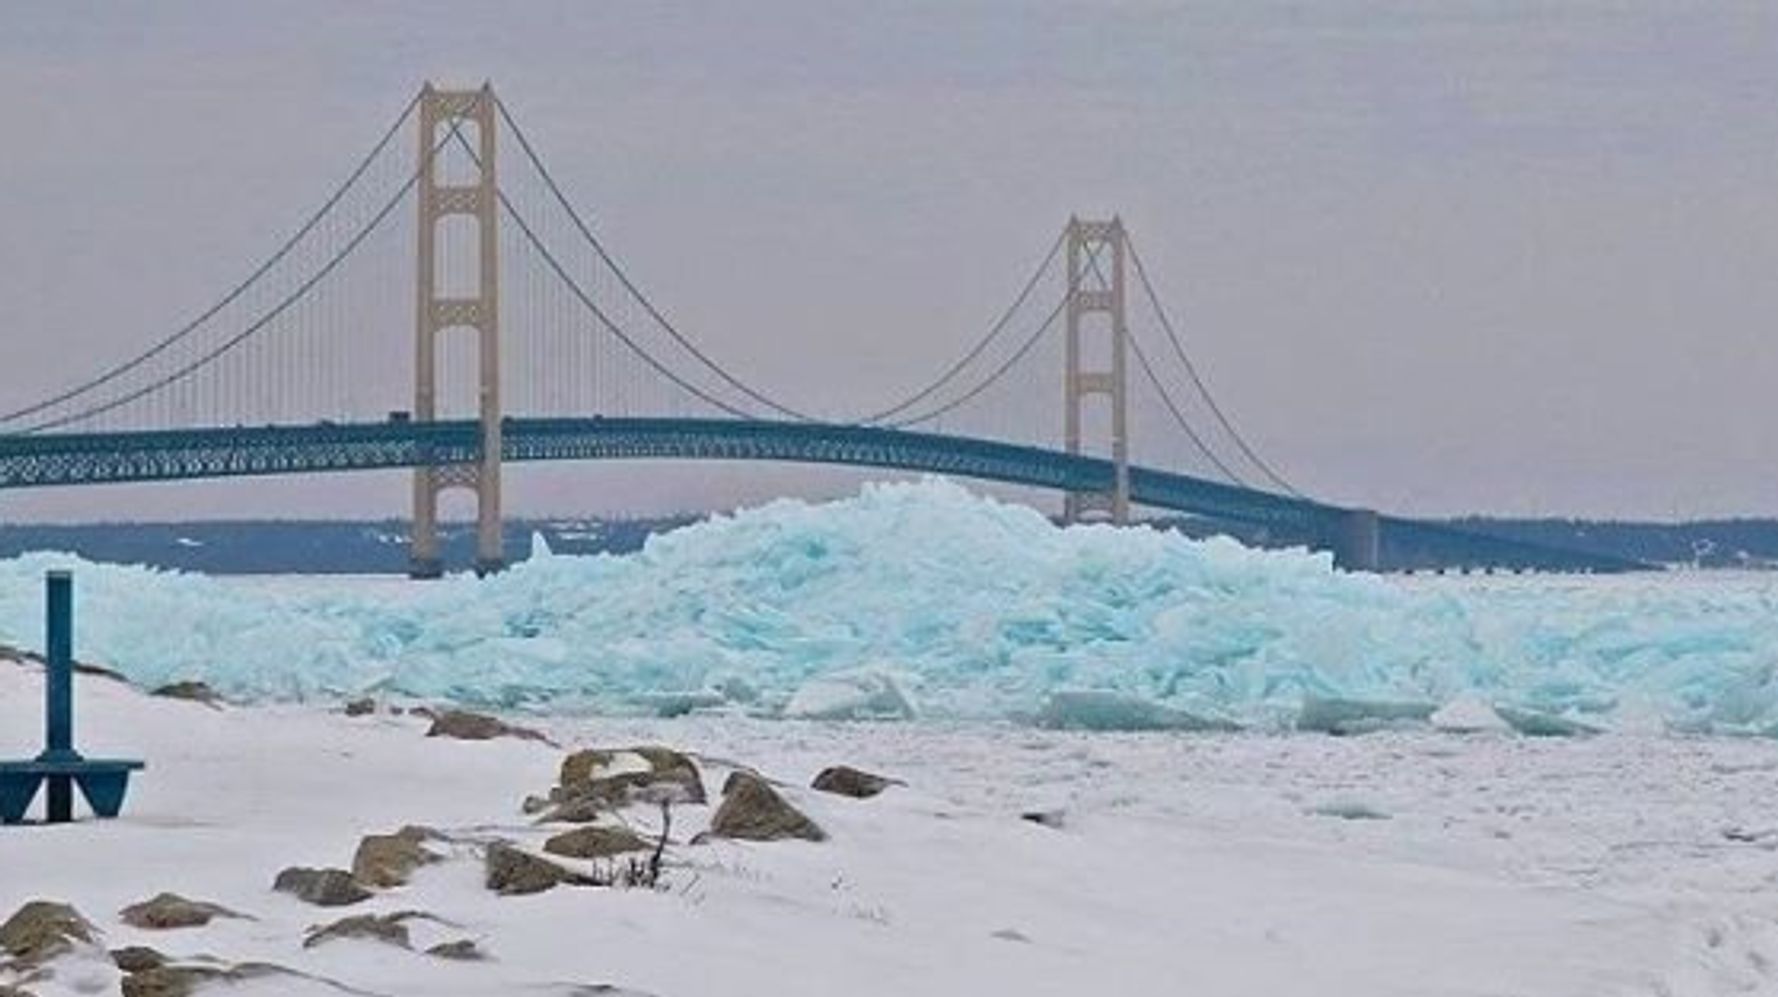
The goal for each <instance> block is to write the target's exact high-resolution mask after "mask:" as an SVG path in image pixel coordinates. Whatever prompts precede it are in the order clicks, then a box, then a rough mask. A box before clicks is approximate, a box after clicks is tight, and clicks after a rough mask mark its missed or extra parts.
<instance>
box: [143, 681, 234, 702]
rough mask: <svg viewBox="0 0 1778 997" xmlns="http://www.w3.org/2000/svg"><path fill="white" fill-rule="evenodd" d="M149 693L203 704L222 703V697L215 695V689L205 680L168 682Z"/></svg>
mask: <svg viewBox="0 0 1778 997" xmlns="http://www.w3.org/2000/svg"><path fill="white" fill-rule="evenodd" d="M149 695H151V696H160V697H162V698H164V699H183V700H186V701H188V702H193V703H203V704H204V705H205V706H220V705H222V697H221V696H219V695H217V693H216V690H215V689H212V688H210V685H209V683H207V682H170V683H168V684H166V685H163V686H161V687H160V688H158V689H155V690H154V691H153V692H151V693H149Z"/></svg>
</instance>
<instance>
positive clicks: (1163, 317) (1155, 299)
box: [1125, 237, 1304, 498]
mask: <svg viewBox="0 0 1778 997" xmlns="http://www.w3.org/2000/svg"><path fill="white" fill-rule="evenodd" d="M1125 244H1126V245H1127V246H1128V247H1129V250H1130V261H1131V262H1132V263H1134V264H1135V265H1136V276H1137V278H1138V279H1139V280H1140V281H1141V282H1142V290H1143V292H1144V293H1145V294H1146V295H1147V296H1148V303H1149V306H1150V307H1151V308H1153V309H1154V313H1155V317H1156V318H1157V319H1159V320H1160V323H1161V328H1162V329H1163V330H1165V331H1166V333H1167V342H1169V343H1171V344H1172V346H1173V353H1174V355H1175V356H1177V357H1178V358H1179V362H1180V363H1182V364H1184V365H1185V372H1186V373H1187V374H1188V375H1190V376H1191V380H1192V383H1193V384H1194V385H1196V386H1197V388H1198V393H1199V394H1201V395H1203V396H1204V402H1205V403H1206V404H1207V405H1208V406H1209V407H1210V413H1211V414H1212V415H1213V416H1215V417H1216V421H1217V422H1218V423H1220V424H1221V425H1222V428H1223V430H1224V431H1225V432H1227V433H1228V434H1229V439H1231V440H1233V441H1234V443H1235V446H1236V447H1238V448H1239V449H1240V451H1241V453H1242V455H1243V456H1245V457H1246V458H1247V459H1248V460H1249V461H1251V462H1252V464H1253V466H1254V467H1257V468H1259V470H1260V473H1262V474H1264V475H1265V476H1266V477H1267V478H1269V479H1271V481H1272V483H1273V484H1275V485H1277V486H1278V487H1279V488H1282V489H1284V491H1285V492H1286V493H1288V494H1290V495H1292V496H1294V497H1296V498H1303V497H1304V496H1303V493H1302V492H1300V491H1298V490H1297V488H1296V486H1295V485H1292V484H1291V483H1290V482H1289V481H1286V480H1285V479H1284V477H1283V476H1282V475H1280V474H1279V473H1278V472H1277V471H1275V470H1273V469H1272V467H1271V465H1270V464H1267V463H1266V462H1265V461H1264V460H1263V459H1261V458H1260V456H1259V454H1258V453H1257V452H1255V451H1254V449H1253V447H1251V446H1249V445H1248V444H1247V441H1246V439H1244V438H1243V437H1242V436H1241V434H1240V432H1239V431H1237V430H1236V429H1235V426H1234V424H1233V423H1232V422H1230V421H1229V418H1228V416H1226V415H1224V414H1223V411H1222V406H1220V405H1218V404H1217V403H1216V396H1215V395H1212V394H1211V393H1210V388H1209V386H1208V385H1206V384H1205V383H1204V379H1203V378H1202V377H1200V376H1199V374H1198V368H1197V365H1196V364H1194V363H1192V361H1191V357H1190V356H1189V355H1188V354H1187V353H1186V352H1185V346H1184V344H1183V343H1182V342H1181V341H1180V337H1179V333H1178V330H1176V329H1175V328H1174V326H1173V320H1172V319H1171V318H1169V317H1168V316H1167V310H1166V309H1165V308H1164V307H1162V305H1161V298H1160V295H1159V294H1157V293H1155V289H1154V284H1153V282H1151V281H1150V280H1149V279H1148V269H1147V268H1146V267H1144V266H1143V265H1142V256H1141V254H1139V253H1137V252H1136V243H1135V241H1134V240H1130V239H1128V238H1127V237H1126V240H1125Z"/></svg>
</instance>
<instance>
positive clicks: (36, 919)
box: [0, 900, 94, 965]
mask: <svg viewBox="0 0 1778 997" xmlns="http://www.w3.org/2000/svg"><path fill="white" fill-rule="evenodd" d="M93 933H94V928H93V925H92V922H90V921H88V920H87V919H86V918H84V917H81V916H80V912H79V911H77V910H75V909H74V908H73V907H71V906H69V905H67V904H62V903H56V902H54V901H52V900H33V901H31V902H29V903H27V904H25V905H24V906H23V907H20V908H19V909H18V910H16V911H14V912H13V915H12V916H11V917H9V918H7V919H6V923H5V924H0V949H4V950H5V951H6V953H7V954H8V955H10V956H12V957H13V958H15V959H17V960H18V961H20V962H22V963H25V964H26V965H36V964H37V963H40V962H43V961H45V960H47V959H52V958H54V957H56V956H58V955H61V954H62V953H63V952H66V951H68V950H69V949H71V948H73V947H74V943H75V942H87V943H89V944H90V943H91V942H92V941H93Z"/></svg>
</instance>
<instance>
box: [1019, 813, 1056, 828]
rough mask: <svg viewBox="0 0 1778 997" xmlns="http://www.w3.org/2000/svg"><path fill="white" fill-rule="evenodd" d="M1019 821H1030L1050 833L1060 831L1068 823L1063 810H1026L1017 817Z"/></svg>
mask: <svg viewBox="0 0 1778 997" xmlns="http://www.w3.org/2000/svg"><path fill="white" fill-rule="evenodd" d="M1019 819H1020V820H1025V821H1030V822H1031V823H1033V824H1036V825H1038V826H1040V827H1047V828H1049V829H1050V830H1052V831H1060V830H1061V829H1062V827H1063V825H1065V824H1067V823H1068V812H1067V811H1065V810H1027V811H1025V812H1024V813H1022V814H1020V815H1019Z"/></svg>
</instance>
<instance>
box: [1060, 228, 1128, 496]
mask: <svg viewBox="0 0 1778 997" xmlns="http://www.w3.org/2000/svg"><path fill="white" fill-rule="evenodd" d="M1067 240H1068V302H1067V320H1068V369H1067V371H1066V374H1065V377H1064V380H1063V399H1064V412H1065V416H1064V417H1065V419H1066V420H1067V421H1066V424H1065V426H1064V438H1065V439H1066V441H1067V448H1068V452H1069V453H1070V454H1079V453H1080V452H1081V422H1082V419H1081V411H1082V408H1083V402H1084V401H1085V400H1086V399H1087V397H1088V396H1091V395H1105V396H1106V397H1107V398H1108V399H1109V400H1110V402H1111V453H1110V457H1111V463H1112V469H1113V470H1112V474H1113V477H1112V482H1111V487H1110V488H1109V489H1108V490H1102V491H1071V492H1068V493H1067V494H1066V495H1065V496H1064V497H1063V500H1062V520H1063V522H1067V523H1075V522H1079V521H1080V520H1081V519H1082V518H1083V517H1084V516H1086V515H1089V514H1097V515H1104V516H1109V517H1110V518H1111V521H1112V522H1114V523H1127V522H1129V519H1130V423H1129V410H1128V408H1127V406H1126V404H1125V402H1126V398H1127V395H1126V393H1125V390H1124V387H1125V384H1126V378H1125V376H1124V374H1125V354H1126V346H1127V343H1128V338H1129V326H1128V325H1127V324H1126V322H1125V319H1124V260H1125V257H1126V255H1127V254H1126V251H1125V248H1126V247H1125V241H1124V223H1123V220H1122V219H1119V218H1112V219H1111V220H1110V221H1084V220H1082V219H1079V218H1070V219H1068V234H1067ZM1106 257H1109V259H1107V258H1106ZM1097 315H1103V316H1105V321H1106V323H1107V324H1108V326H1109V328H1108V330H1107V331H1108V332H1109V334H1110V339H1111V342H1110V351H1111V368H1110V369H1109V370H1105V369H1083V367H1084V364H1083V361H1082V358H1081V335H1082V333H1083V331H1085V329H1086V328H1087V327H1089V326H1090V325H1091V324H1096V323H1090V322H1089V321H1088V319H1089V317H1090V316H1097Z"/></svg>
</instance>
